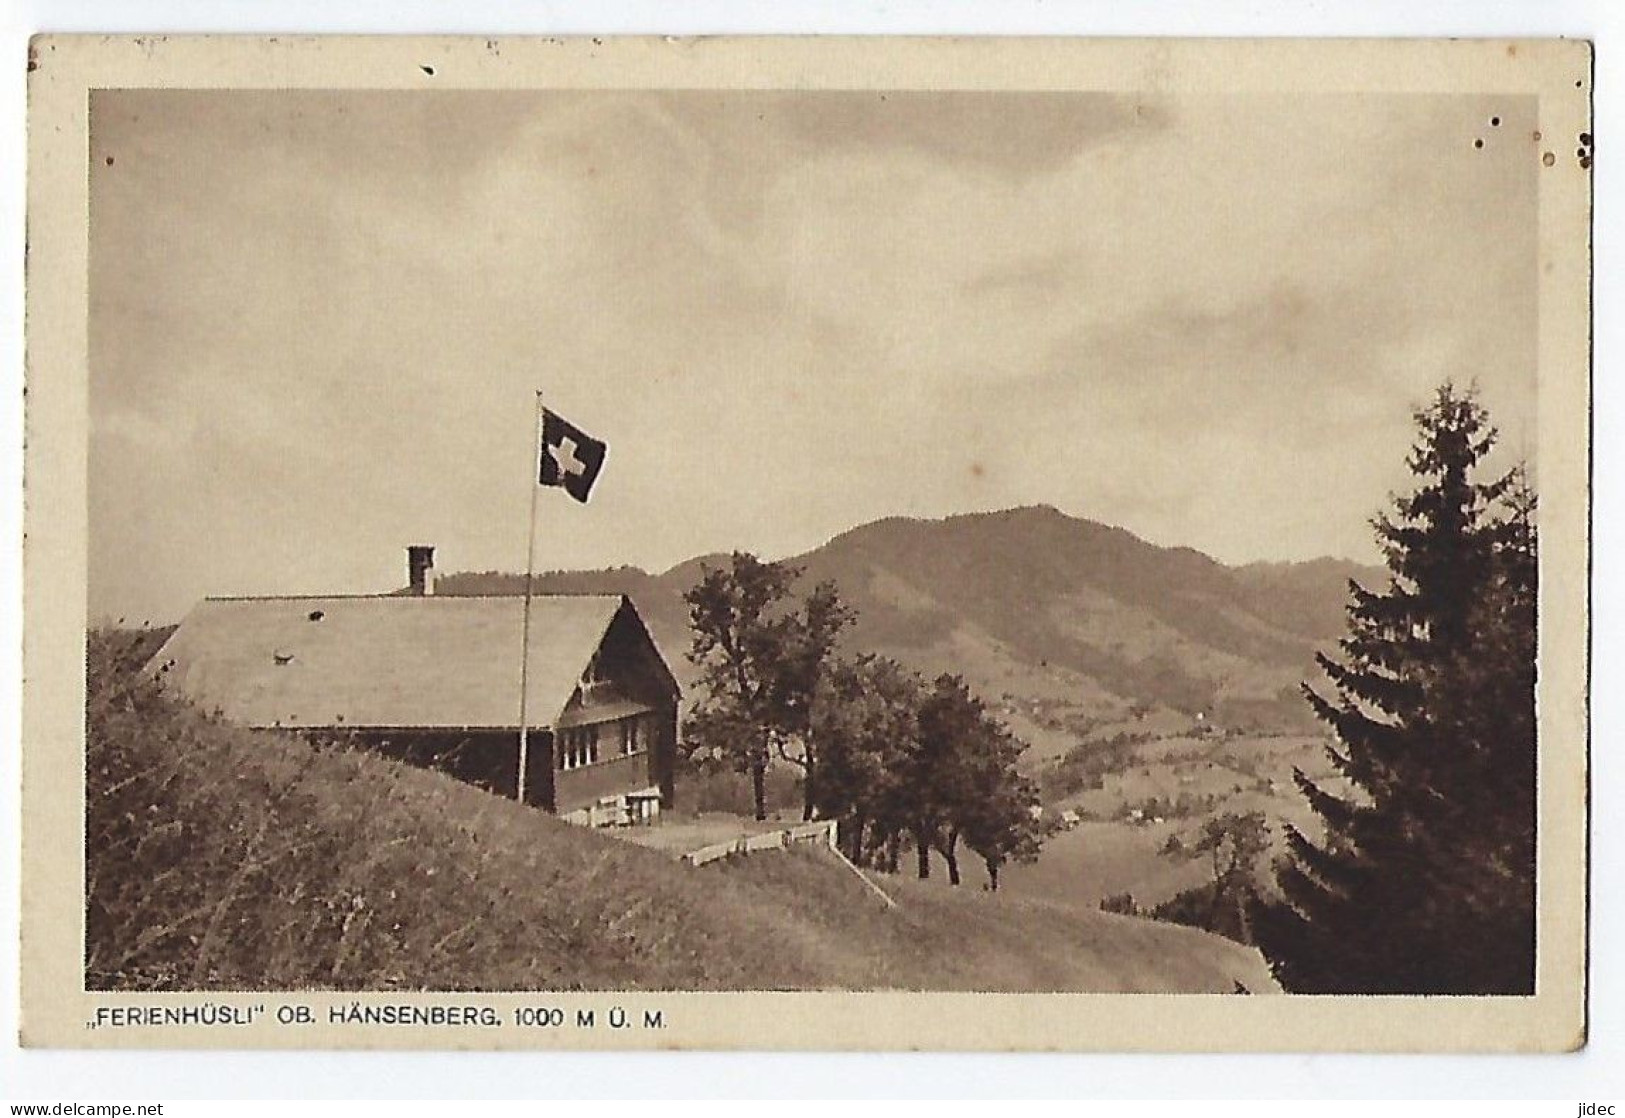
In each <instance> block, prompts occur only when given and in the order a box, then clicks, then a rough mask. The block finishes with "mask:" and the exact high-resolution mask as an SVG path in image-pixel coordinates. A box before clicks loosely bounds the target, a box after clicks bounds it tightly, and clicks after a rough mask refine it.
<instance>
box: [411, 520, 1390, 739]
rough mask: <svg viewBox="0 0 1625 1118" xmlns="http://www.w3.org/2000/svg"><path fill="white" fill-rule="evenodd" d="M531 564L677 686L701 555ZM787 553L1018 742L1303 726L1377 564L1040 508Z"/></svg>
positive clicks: (477, 587) (508, 588) (870, 641)
mask: <svg viewBox="0 0 1625 1118" xmlns="http://www.w3.org/2000/svg"><path fill="white" fill-rule="evenodd" d="M724 558H725V557H723V556H718V555H713V556H702V557H698V558H695V559H691V560H688V561H686V562H684V563H681V564H679V565H678V566H676V567H673V568H672V569H671V570H669V571H666V572H664V573H662V574H650V573H648V572H646V571H642V570H639V569H637V568H633V567H622V568H616V569H612V570H602V571H567V572H551V573H548V574H546V575H540V576H538V578H537V581H536V588H537V590H538V591H540V592H551V593H564V592H577V593H580V592H619V593H625V594H628V595H630V596H631V597H632V599H633V600H634V601H635V602H636V603H637V605H638V608H639V610H640V611H641V612H642V614H643V616H644V618H645V619H646V620H647V621H648V623H649V625H650V628H651V629H652V630H653V631H654V634H655V637H656V639H657V640H658V641H659V642H660V644H661V646H662V647H663V648H664V649H665V650H666V651H667V655H668V658H669V659H670V660H671V661H672V667H673V669H674V670H676V671H677V673H678V674H679V676H682V677H683V678H684V681H685V682H687V681H688V679H689V678H690V677H691V675H692V671H691V669H690V667H689V665H688V664H687V662H686V660H685V658H684V653H685V652H686V651H687V649H688V645H689V637H688V628H687V612H686V608H685V606H684V604H683V601H682V595H683V592H684V591H685V590H687V589H688V588H689V587H690V586H692V585H694V583H695V582H696V581H697V579H698V578H699V574H700V570H701V567H702V565H704V564H711V565H716V564H718V563H720V562H722V561H723V560H724ZM792 562H793V563H794V564H796V565H797V566H801V567H804V568H805V570H806V575H805V581H804V583H803V586H810V585H811V584H812V583H813V582H814V581H817V580H822V579H832V580H834V581H835V582H836V583H837V584H838V585H839V587H840V591H841V594H842V596H843V597H844V598H845V599H846V600H847V601H848V602H849V603H851V604H852V605H853V606H855V607H856V608H857V610H858V613H859V618H858V622H857V624H856V626H855V627H854V628H853V630H852V631H851V633H850V634H849V637H848V641H847V643H848V645H849V647H851V648H854V649H863V650H866V651H874V652H881V653H885V654H888V655H891V656H894V657H896V658H897V659H899V660H901V661H903V662H904V663H905V664H908V665H910V666H912V667H914V668H917V669H919V670H920V671H923V672H927V673H935V672H940V671H952V672H959V673H961V674H963V675H964V676H965V677H966V679H967V680H969V681H970V682H971V684H972V686H973V687H975V688H976V689H977V691H978V692H979V693H981V694H982V695H984V696H986V697H987V698H988V699H990V700H991V701H994V702H995V703H996V704H997V705H999V706H1000V707H1002V708H1003V710H1004V712H1005V713H1006V715H1007V716H1009V717H1010V720H1011V721H1012V723H1013V724H1014V728H1015V729H1017V730H1018V732H1022V733H1023V734H1024V736H1026V737H1028V738H1029V740H1035V743H1036V744H1040V745H1042V742H1041V741H1038V740H1037V739H1041V738H1043V737H1044V736H1045V735H1046V733H1050V734H1053V733H1055V732H1058V731H1060V730H1061V729H1062V728H1063V727H1065V726H1073V727H1074V728H1075V727H1076V725H1077V724H1078V722H1079V720H1083V721H1085V722H1100V721H1109V720H1111V719H1114V718H1116V717H1120V716H1122V715H1123V714H1124V713H1125V712H1127V711H1129V710H1131V709H1139V710H1143V709H1146V708H1149V709H1159V708H1160V709H1167V710H1171V711H1176V712H1181V713H1184V714H1188V715H1192V716H1194V715H1195V714H1196V713H1198V712H1202V713H1204V714H1205V715H1206V716H1207V717H1209V718H1218V719H1220V720H1222V721H1227V722H1229V723H1232V724H1237V725H1246V726H1249V727H1253V728H1259V729H1286V728H1296V727H1300V726H1303V725H1305V723H1306V718H1307V715H1306V709H1305V707H1304V705H1303V702H1302V700H1301V698H1300V697H1299V695H1298V691H1297V685H1298V683H1299V682H1300V681H1301V680H1303V679H1306V678H1309V676H1310V675H1311V674H1312V673H1313V654H1314V652H1315V651H1316V650H1317V649H1328V648H1330V647H1331V645H1332V644H1333V643H1334V642H1335V641H1336V639H1337V638H1338V636H1339V635H1340V634H1341V632H1342V627H1343V605H1344V602H1345V601H1346V599H1347V584H1348V580H1349V579H1351V578H1353V579H1356V580H1359V581H1361V582H1362V583H1365V584H1367V585H1380V584H1381V581H1382V580H1383V579H1384V578H1385V577H1386V576H1385V573H1384V572H1383V571H1382V570H1381V569H1380V568H1371V567H1362V566H1360V565H1358V564H1355V563H1351V562H1346V561H1342V560H1334V559H1317V560H1313V561H1310V562H1305V563H1254V564H1250V565H1247V566H1241V567H1230V566H1226V565H1224V564H1222V563H1219V562H1217V561H1216V560H1214V559H1211V558H1209V557H1208V556H1206V555H1203V554H1202V553H1201V552H1198V551H1194V550H1192V549H1190V548H1179V547H1176V548H1165V547H1158V546H1156V545H1154V544H1151V543H1147V542H1146V541H1145V540H1142V539H1140V538H1139V537H1137V536H1135V535H1133V534H1132V533H1130V532H1127V531H1125V530H1123V529H1121V528H1115V527H1110V526H1107V525H1104V524H1099V523H1096V522H1094V521H1090V520H1084V519H1079V518H1076V517H1070V516H1066V515H1065V514H1063V513H1061V512H1058V511H1057V510H1055V509H1053V508H1049V507H1047V506H1040V507H1036V508H1020V509H1010V510H1007V511H1003V512H994V513H978V514H971V515H965V516H955V517H950V518H948V519H945V520H909V519H903V518H893V519H887V520H880V521H876V522H874V523H872V524H866V525H864V526H862V527H860V528H854V529H853V530H851V531H849V532H846V533H843V534H842V535H839V536H837V537H835V538H834V539H832V540H831V541H830V542H829V543H827V544H825V545H824V546H823V547H820V548H818V549H816V550H814V551H811V552H808V553H807V554H805V555H800V556H797V557H795V558H794V559H793V560H792ZM523 584H524V577H523V576H522V575H515V574H503V573H495V572H487V573H478V574H475V573H465V574H449V575H446V576H444V577H442V578H441V580H440V581H439V583H438V592H439V593H445V594H493V593H519V592H521V591H522V589H523Z"/></svg>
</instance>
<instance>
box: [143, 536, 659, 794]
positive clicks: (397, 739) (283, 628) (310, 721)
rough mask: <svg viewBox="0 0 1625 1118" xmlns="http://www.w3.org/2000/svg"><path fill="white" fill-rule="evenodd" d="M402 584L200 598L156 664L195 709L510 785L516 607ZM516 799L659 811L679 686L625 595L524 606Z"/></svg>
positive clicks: (422, 561) (515, 728)
mask: <svg viewBox="0 0 1625 1118" xmlns="http://www.w3.org/2000/svg"><path fill="white" fill-rule="evenodd" d="M408 576H409V586H408V588H407V589H406V590H405V591H403V592H398V593H395V594H388V595H372V596H327V597H278V598H208V599H205V600H204V601H202V602H200V603H198V604H197V605H196V606H195V607H193V609H192V610H191V612H190V613H188V614H187V615H186V618H185V619H184V620H183V621H182V622H181V624H180V627H179V628H178V629H176V631H175V633H174V634H173V635H172V636H171V637H170V638H169V640H168V641H166V642H165V643H164V645H163V647H162V648H161V649H159V651H158V652H157V654H156V655H155V656H154V657H153V659H152V662H151V664H150V665H149V666H148V670H149V671H152V672H161V673H162V678H163V679H164V682H165V685H166V686H169V687H173V688H177V689H178V690H179V691H180V692H181V693H182V694H184V695H185V696H187V697H188V698H190V699H191V700H192V701H194V702H195V703H197V704H198V705H199V706H201V707H203V708H205V709H207V710H216V711H218V712H219V713H220V714H221V715H223V716H224V717H226V718H229V719H232V720H233V721H236V722H240V723H242V724H244V725H247V726H251V727H254V728H257V729H283V730H293V731H322V732H337V731H345V732H349V733H351V734H353V735H354V737H355V738H356V739H357V740H359V741H361V742H362V743H364V744H366V745H368V746H371V747H373V748H376V749H378V750H380V751H382V752H384V753H386V754H389V755H391V756H394V757H397V758H400V759H402V760H406V761H409V762H412V763H414V764H418V765H423V766H426V767H432V768H436V769H439V770H442V771H445V772H447V773H449V774H451V775H453V776H456V777H458V778H459V779H462V780H465V781H468V782H469V783H472V784H477V785H479V786H481V787H484V788H487V789H489V790H490V791H492V792H495V793H497V794H499V795H503V796H508V797H512V796H514V795H515V792H516V787H517V782H518V757H519V725H520V709H519V708H520V703H519V692H520V644H521V634H522V633H523V631H524V599H523V598H522V597H518V596H502V597H458V596H452V595H445V596H437V595H436V594H435V593H434V557H433V549H432V548H428V547H414V548H411V549H409V561H408ZM530 609H531V614H530V635H529V654H528V657H527V658H526V659H527V665H526V671H525V681H526V687H525V690H526V703H525V707H526V715H525V719H524V721H525V723H526V725H527V726H528V727H529V734H528V749H527V754H528V757H527V763H526V775H525V801H526V802H527V803H530V804H533V805H534V806H536V807H540V808H544V809H546V810H548V811H553V812H557V813H558V814H560V815H562V816H564V817H566V818H568V819H571V820H572V821H576V822H584V823H590V824H594V825H602V824H607V823H637V822H645V821H648V820H649V819H651V818H652V817H653V816H654V815H656V814H657V813H658V812H659V810H660V808H661V807H662V805H664V806H666V807H670V806H671V798H672V770H673V761H674V758H675V756H676V747H677V704H678V700H679V698H680V692H679V688H678V684H677V681H676V679H675V678H674V677H673V675H672V673H671V670H670V668H668V667H667V665H666V661H665V659H664V658H663V657H662V656H661V653H660V650H659V648H657V647H656V645H655V643H654V640H653V638H652V637H651V636H650V635H649V630H648V629H647V627H645V625H644V623H643V619H642V618H641V617H639V615H638V611H637V609H636V608H635V607H634V606H633V605H632V602H631V600H630V599H628V598H627V597H625V596H624V595H538V596H536V597H534V598H532V599H531V607H530Z"/></svg>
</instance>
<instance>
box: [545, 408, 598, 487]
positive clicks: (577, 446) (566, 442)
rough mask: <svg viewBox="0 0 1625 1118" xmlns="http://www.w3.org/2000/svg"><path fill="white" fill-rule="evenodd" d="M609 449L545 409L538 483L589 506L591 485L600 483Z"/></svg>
mask: <svg viewBox="0 0 1625 1118" xmlns="http://www.w3.org/2000/svg"><path fill="white" fill-rule="evenodd" d="M608 450H609V447H608V445H607V444H605V443H602V442H599V441H598V440H597V439H595V438H593V437H592V436H591V435H589V434H587V433H586V432H585V431H583V430H581V428H579V427H577V426H575V424H573V423H571V422H569V421H568V420H566V419H564V418H562V417H560V416H557V415H554V414H553V413H552V412H550V411H548V410H547V409H546V408H543V409H542V446H541V453H540V455H539V457H540V459H541V468H540V471H539V473H538V474H537V480H538V481H540V482H541V483H542V484H543V485H556V486H559V487H561V488H563V490H564V491H565V492H566V493H568V494H570V496H572V497H574V498H575V499H576V500H578V501H580V502H581V503H582V504H586V503H587V495H588V494H589V493H591V492H592V483H593V482H595V481H597V480H598V471H600V470H602V469H603V468H604V455H605V454H606V453H607V452H608Z"/></svg>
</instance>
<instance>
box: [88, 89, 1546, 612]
mask: <svg viewBox="0 0 1625 1118" xmlns="http://www.w3.org/2000/svg"><path fill="white" fill-rule="evenodd" d="M1492 118H1494V119H1496V120H1498V121H1499V124H1492V123H1491V120H1492ZM1534 127H1535V121H1534V104H1533V102H1532V101H1528V100H1520V99H1499V100H1490V99H1485V98H1475V97H1444V96H1414V95H1411V96H1352V95H1350V96H1342V95H1339V96H1320V97H1304V96H1293V97H1279V96H1246V97H1229V98H1213V97H1204V98H1200V99H1196V98H1188V99H1140V98H1135V97H1110V96H1103V95H1099V94H1043V95H1034V94H1003V93H976V94H930V93H890V94H879V93H871V92H862V93H846V92H820V93H761V92H722V93H714V92H685V93H663V94H654V93H644V92H634V93H614V92H609V93H597V92H591V93H576V92H566V93H557V92H535V93H511V94H510V93H488V92H477V93H427V92H425V93H401V92H390V93H383V92H363V93H355V92H346V93H289V92H226V93H222V92H160V91H140V92H126V91H117V92H98V93H97V94H96V95H95V96H94V99H93V103H92V114H91V149H92V150H91V264H90V297H91V298H90V306H91V316H90V331H91V348H90V358H91V367H90V382H91V411H92V414H91V460H90V509H89V513H90V545H91V556H90V558H91V572H90V573H91V583H90V606H91V612H92V615H93V616H94V617H119V616H123V617H127V618H130V619H132V620H137V619H151V620H154V621H167V620H173V619H175V618H177V617H178V616H179V615H180V614H181V613H182V612H184V610H185V609H186V608H187V607H188V606H189V605H190V604H191V603H192V602H193V601H195V600H196V599H197V598H199V597H202V596H204V595H208V594H232V593H300V592H370V591H376V590H384V589H389V588H392V587H394V586H397V585H399V584H400V583H401V581H402V579H403V577H404V575H403V565H404V560H403V557H402V555H403V552H402V548H403V547H404V545H405V544H407V543H416V542H423V543H433V544H436V545H438V546H439V560H440V566H441V568H442V569H443V570H447V569H452V570H459V569H463V570H482V569H493V568H498V569H508V570H515V569H518V570H522V569H523V567H524V561H525V528H526V517H527V513H528V507H529V506H528V490H527V486H528V484H529V478H530V476H531V470H532V468H533V467H532V466H531V456H532V454H533V452H534V447H533V444H534V435H533V427H532V423H533V394H534V390H535V389H537V388H541V389H543V390H544V391H545V393H546V394H547V399H548V401H549V403H550V404H552V405H553V406H554V407H556V408H557V410H559V411H560V412H561V413H563V414H564V415H566V416H567V417H568V418H570V419H571V420H572V421H574V422H575V423H577V424H578V425H580V426H582V427H584V428H585V429H587V430H588V431H590V432H592V433H593V434H595V435H598V436H599V437H602V438H604V439H607V440H608V442H609V444H610V452H609V460H608V463H607V465H606V467H605V470H604V473H603V475H602V477H601V478H600V480H599V483H598V488H597V490H596V492H595V494H594V497H593V501H592V504H591V505H590V506H587V507H585V508H583V507H580V506H577V505H575V504H574V503H573V502H571V501H569V500H568V499H567V498H565V497H564V496H563V495H562V494H561V493H559V492H557V491H549V492H547V493H544V494H543V497H544V500H543V503H542V506H541V512H542V528H541V532H540V534H539V536H538V543H539V550H538V565H539V566H540V567H543V568H555V567H577V566H604V565H613V564H619V563H632V564H636V565H639V566H644V567H648V568H651V569H660V568H663V567H665V566H669V565H670V564H672V563H675V562H678V561H680V560H682V559H684V558H687V557H689V556H692V555H695V554H699V553H703V552H709V551H716V550H725V549H728V548H734V547H738V548H747V549H751V550H755V551H758V552H760V553H762V554H764V555H770V556H782V555H788V554H793V553H795V552H798V551H801V550H805V549H807V548H810V547H814V546H817V545H818V544H820V543H822V542H823V541H824V540H826V539H828V538H829V537H830V536H831V535H833V534H835V533H837V532H840V531H843V530H845V529H847V528H850V527H852V526H854V525H857V524H860V523H864V522H866V521H869V520H873V519H876V518H878V517H882V516H888V515H899V514H900V515H908V516H942V515H946V514H950V513H956V512H966V511H974V510H983V509H997V508H1005V507H1010V506H1014V505H1025V504H1038V503H1044V504H1051V505H1054V506H1056V507H1058V508H1060V509H1061V510H1063V511H1065V512H1068V513H1072V514H1074V515H1079V516H1087V517H1090V518H1093V519H1097V520H1101V521H1105V522H1109V523H1114V524H1120V525H1122V526H1124V527H1126V528H1128V529H1130V530H1131V531H1134V532H1136V533H1138V534H1139V535H1141V536H1144V537H1145V538H1147V539H1150V540H1152V541H1154V542H1157V543H1161V544H1170V545H1172V544H1181V545H1188V546H1191V547H1195V548H1198V549H1200V550H1203V551H1206V552H1208V553H1209V554H1211V555H1213V556H1215V557H1216V558H1219V559H1221V560H1224V561H1227V562H1244V561H1250V560H1254V559H1302V558H1309V557H1313V556H1317V555H1343V556H1349V557H1353V558H1358V559H1363V560H1369V559H1372V558H1374V549H1373V547H1372V545H1371V542H1370V532H1369V528H1368V527H1367V524H1366V521H1367V519H1368V518H1369V516H1370V515H1371V514H1372V513H1373V512H1375V511H1376V510H1377V509H1378V508H1379V507H1380V506H1381V505H1382V503H1383V501H1384V498H1385V495H1386V494H1387V493H1388V492H1389V491H1390V490H1392V489H1395V488H1399V487H1402V486H1403V485H1404V484H1405V479H1406V475H1405V473H1404V468H1403V464H1402V459H1403V456H1404V453H1405V450H1406V447H1407V445H1408V443H1409V439H1410V432H1409V423H1410V420H1409V409H1410V406H1411V405H1412V404H1413V403H1416V402H1418V401H1420V400H1421V399H1422V398H1423V397H1424V396H1425V395H1426V394H1427V393H1428V391H1429V389H1430V387H1431V386H1433V385H1435V384H1437V383H1438V382H1439V381H1440V380H1442V379H1444V378H1445V377H1454V378H1456V379H1457V380H1460V381H1466V380H1471V379H1474V378H1476V379H1477V381H1478V383H1479V385H1480V387H1481V390H1482V394H1483V399H1484V402H1485V403H1486V404H1487V405H1488V407H1489V408H1490V410H1491V412H1492V413H1493V414H1494V416H1495V418H1496V420H1497V422H1498V424H1499V425H1500V427H1501V428H1502V430H1503V434H1504V437H1505V443H1506V448H1507V450H1508V452H1509V453H1512V454H1517V455H1519V456H1525V457H1527V456H1531V455H1532V453H1533V427H1532V420H1533V414H1532V413H1533V400H1534V373H1535V369H1534V361H1535V342H1536V312H1537V308H1536V283H1537V275H1536V250H1535V232H1536V230H1535V220H1534V217H1535V206H1536V176H1537V174H1538V171H1539V164H1538V162H1537V160H1538V155H1539V153H1540V151H1541V150H1543V149H1542V148H1540V147H1539V146H1538V145H1537V144H1536V143H1535V142H1534V141H1533V138H1532V129H1533V128H1534ZM1475 140H1482V141H1483V145H1482V147H1479V146H1475V143H1474V141H1475Z"/></svg>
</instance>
